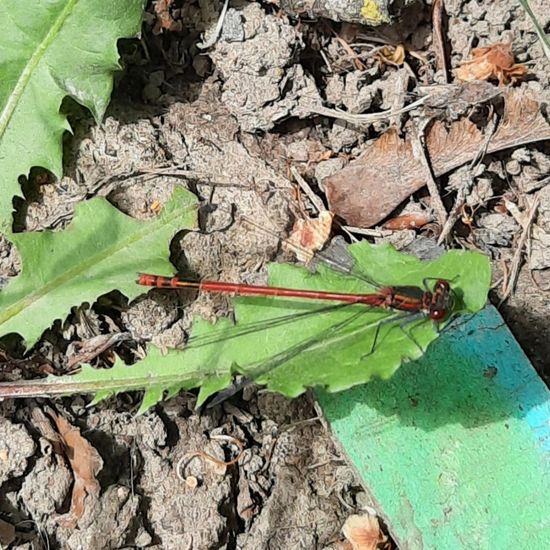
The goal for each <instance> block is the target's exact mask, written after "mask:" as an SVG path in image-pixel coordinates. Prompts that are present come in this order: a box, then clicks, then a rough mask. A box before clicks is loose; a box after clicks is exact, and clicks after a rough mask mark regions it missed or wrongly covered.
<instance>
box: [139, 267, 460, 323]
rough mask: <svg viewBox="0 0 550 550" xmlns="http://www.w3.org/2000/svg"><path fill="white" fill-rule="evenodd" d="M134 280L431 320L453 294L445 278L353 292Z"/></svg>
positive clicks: (442, 314)
mask: <svg viewBox="0 0 550 550" xmlns="http://www.w3.org/2000/svg"><path fill="white" fill-rule="evenodd" d="M137 283H138V284H140V285H144V286H153V287H157V288H173V289H176V288H180V289H181V288H192V289H196V290H198V291H200V292H215V293H221V294H230V295H233V296H274V297H284V298H297V299H306V300H325V301H331V302H342V303H349V304H363V305H367V306H370V307H376V308H383V309H393V310H396V311H405V312H409V313H412V314H423V315H424V316H426V317H429V318H430V319H431V320H432V321H436V322H440V321H443V320H445V319H446V318H447V317H448V316H449V314H450V313H451V310H452V305H453V295H452V292H451V288H450V285H449V281H447V280H446V279H436V281H435V285H434V287H433V290H429V289H428V288H427V285H426V288H425V289H422V288H420V287H415V286H385V287H380V288H379V289H378V290H376V292H371V293H367V294H355V293H344V292H325V291H314V290H301V289H296V288H283V287H272V286H260V285H248V284H241V283H229V282H224V281H200V282H197V281H190V280H186V279H181V278H180V277H165V276H162V275H150V274H146V273H141V274H140V275H139V277H138V279H137Z"/></svg>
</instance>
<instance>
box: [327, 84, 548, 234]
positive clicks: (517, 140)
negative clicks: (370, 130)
mask: <svg viewBox="0 0 550 550" xmlns="http://www.w3.org/2000/svg"><path fill="white" fill-rule="evenodd" d="M503 97H504V100H505V109H504V115H503V118H502V120H501V122H500V125H499V126H498V128H497V130H496V132H495V134H494V135H493V136H492V139H491V141H490V143H489V146H488V149H487V152H488V153H494V152H496V151H501V150H502V149H508V148H510V147H518V146H520V145H524V144H526V143H531V142H535V141H542V140H547V139H550V125H549V124H548V123H547V122H546V119H545V118H544V116H543V115H542V114H541V112H540V104H539V102H538V101H537V100H536V99H534V97H533V96H532V95H531V94H530V93H529V92H526V91H523V90H519V89H511V90H508V91H506V92H505V93H504V94H503ZM485 140H486V136H485V135H484V134H483V133H482V132H481V131H480V130H479V129H478V127H477V126H476V125H475V124H474V123H473V122H471V121H470V120H469V119H468V118H467V117H464V118H461V119H459V120H457V121H455V122H452V123H451V124H450V126H447V125H445V123H444V122H441V121H435V122H434V123H433V124H432V126H431V127H430V129H429V130H428V131H427V133H426V146H427V149H428V156H429V159H430V161H431V165H432V168H433V171H434V174H435V176H441V175H442V174H445V173H447V172H449V171H450V170H453V169H455V168H458V167H459V166H461V165H463V164H465V163H467V162H470V161H471V160H472V159H473V158H475V156H476V155H477V154H478V152H479V151H480V150H481V149H482V147H483V144H484V143H485ZM424 174H425V172H424V169H423V167H422V164H421V163H420V162H419V161H418V160H417V159H416V158H415V157H414V155H413V150H412V144H411V142H410V141H409V140H407V139H405V140H403V139H401V138H400V137H399V136H398V134H397V132H396V131H395V130H393V129H391V130H389V131H387V132H386V133H385V134H384V135H382V136H381V137H380V138H379V139H378V140H376V141H375V142H374V143H373V144H372V145H371V146H370V147H369V148H367V149H366V150H365V151H364V152H363V154H362V155H361V156H359V157H358V158H357V159H356V160H354V161H352V162H351V163H350V164H349V165H348V166H346V167H345V168H343V169H342V170H340V172H337V173H336V174H333V175H332V176H329V177H327V178H325V179H324V180H323V186H324V187H325V191H326V194H327V198H328V201H329V205H330V210H331V211H332V212H333V213H334V214H336V215H338V216H340V217H341V218H343V219H344V220H345V221H346V223H347V224H348V225H353V226H356V227H372V226H373V225H375V224H377V223H378V222H380V221H381V220H383V219H384V218H385V217H386V216H388V215H389V214H391V212H392V211H393V210H394V209H395V208H396V207H397V206H398V205H399V204H401V202H403V201H404V200H405V199H407V198H408V197H409V196H410V195H412V194H413V193H414V192H416V191H418V190H419V189H420V188H421V187H423V186H424V185H425V183H426V180H425V176H424Z"/></svg>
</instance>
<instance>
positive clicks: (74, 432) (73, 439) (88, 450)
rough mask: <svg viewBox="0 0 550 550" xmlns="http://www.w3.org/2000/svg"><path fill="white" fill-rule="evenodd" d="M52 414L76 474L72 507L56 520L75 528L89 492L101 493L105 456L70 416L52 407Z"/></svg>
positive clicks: (95, 495)
mask: <svg viewBox="0 0 550 550" xmlns="http://www.w3.org/2000/svg"><path fill="white" fill-rule="evenodd" d="M48 415H49V416H50V417H51V418H52V420H53V421H54V423H55V425H56V427H57V431H58V432H59V436H60V437H61V440H62V443H63V450H64V454H65V456H66V457H67V460H68V461H69V464H70V466H71V469H72V471H73V474H74V485H73V494H72V497H71V509H70V510H69V512H67V513H66V514H64V515H62V516H57V517H56V521H57V522H58V523H59V524H60V525H62V526H63V527H67V528H69V529H74V528H75V527H76V524H77V522H78V520H79V519H80V518H81V517H82V516H83V514H84V510H85V508H84V501H85V499H86V497H87V496H89V497H92V498H97V497H99V489H100V487H99V483H98V481H97V479H96V475H97V473H98V472H99V471H100V470H101V468H102V467H103V460H101V457H100V456H99V453H98V452H97V451H96V450H95V448H94V447H92V445H91V444H90V443H89V442H88V440H86V439H84V438H83V437H82V435H80V430H79V429H78V428H75V427H73V426H71V424H69V422H68V421H67V419H65V418H64V417H63V416H60V415H58V414H56V413H55V412H54V411H53V410H52V409H49V410H48Z"/></svg>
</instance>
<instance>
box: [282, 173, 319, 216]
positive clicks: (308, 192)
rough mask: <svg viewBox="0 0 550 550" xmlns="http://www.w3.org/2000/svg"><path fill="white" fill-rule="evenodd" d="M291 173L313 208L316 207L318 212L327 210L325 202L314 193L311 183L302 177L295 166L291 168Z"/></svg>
mask: <svg viewBox="0 0 550 550" xmlns="http://www.w3.org/2000/svg"><path fill="white" fill-rule="evenodd" d="M290 173H291V174H292V176H293V177H294V179H295V180H296V183H297V184H298V185H299V186H300V189H301V190H302V191H303V192H304V193H305V194H306V195H307V196H308V198H309V200H310V201H311V203H312V204H313V206H315V208H316V209H317V212H322V211H323V210H326V208H325V205H324V204H323V201H322V200H321V199H320V198H319V197H318V196H317V195H316V194H315V193H314V192H313V189H312V188H311V187H310V185H309V183H308V182H307V181H306V180H305V179H304V178H303V177H302V176H301V175H300V172H298V170H297V169H296V167H295V166H291V167H290Z"/></svg>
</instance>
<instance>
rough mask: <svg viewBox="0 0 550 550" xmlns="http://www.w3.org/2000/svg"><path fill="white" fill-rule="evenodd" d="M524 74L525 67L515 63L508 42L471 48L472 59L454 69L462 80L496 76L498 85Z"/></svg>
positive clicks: (512, 80) (510, 45) (487, 78)
mask: <svg viewBox="0 0 550 550" xmlns="http://www.w3.org/2000/svg"><path fill="white" fill-rule="evenodd" d="M526 74H527V67H526V66H525V65H520V64H517V63H515V59H514V54H513V52H512V44H511V43H510V42H499V43H498V44H493V45H492V46H486V47H485V48H475V49H473V50H472V59H470V60H468V61H465V62H464V63H462V65H461V66H460V67H458V69H456V70H455V75H456V76H457V78H458V79H460V80H462V81H463V82H471V81H472V80H489V79H490V78H497V79H498V82H499V84H500V85H504V84H507V83H508V82H516V81H518V80H520V79H521V78H523V77H524V76H525V75H526Z"/></svg>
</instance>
